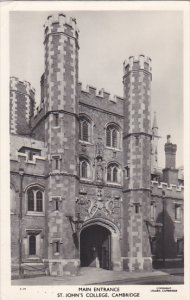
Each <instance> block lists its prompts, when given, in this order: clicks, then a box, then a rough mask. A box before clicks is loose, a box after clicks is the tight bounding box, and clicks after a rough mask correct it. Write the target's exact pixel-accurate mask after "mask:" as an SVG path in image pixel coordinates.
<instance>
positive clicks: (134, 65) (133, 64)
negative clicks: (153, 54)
mask: <svg viewBox="0 0 190 300" xmlns="http://www.w3.org/2000/svg"><path fill="white" fill-rule="evenodd" d="M123 68H124V75H126V74H128V73H129V72H130V71H139V70H144V71H146V72H149V73H151V71H152V67H151V58H150V57H148V56H145V55H143V54H140V55H139V56H138V57H135V56H130V57H129V59H128V60H125V61H124V63H123Z"/></svg>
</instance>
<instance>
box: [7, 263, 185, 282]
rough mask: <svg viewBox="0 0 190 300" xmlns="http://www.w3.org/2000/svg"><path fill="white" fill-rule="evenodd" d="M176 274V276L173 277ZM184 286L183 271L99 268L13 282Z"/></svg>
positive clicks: (82, 269)
mask: <svg viewBox="0 0 190 300" xmlns="http://www.w3.org/2000/svg"><path fill="white" fill-rule="evenodd" d="M172 273H173V274H175V275H172ZM161 283H162V284H169V283H170V284H172V283H173V284H182V283H183V270H182V269H175V270H171V269H169V271H168V270H167V272H166V270H162V271H158V270H155V271H152V272H132V273H131V272H124V271H119V272H116V271H110V270H103V269H97V268H88V267H87V268H81V269H80V273H79V274H78V275H77V276H64V277H53V276H52V277H50V276H41V277H33V278H23V279H14V280H12V285H89V284H93V285H95V284H98V285H101V284H104V285H105V284H108V285H109V284H161Z"/></svg>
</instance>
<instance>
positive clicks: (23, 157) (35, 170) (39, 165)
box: [10, 152, 46, 177]
mask: <svg viewBox="0 0 190 300" xmlns="http://www.w3.org/2000/svg"><path fill="white" fill-rule="evenodd" d="M45 162H46V157H45V156H38V155H34V156H33V157H32V159H31V158H29V156H28V154H27V153H20V152H16V153H15V155H14V157H12V158H11V159H10V170H11V173H18V172H19V169H23V170H24V173H25V174H30V175H31V176H35V175H36V176H43V177H44V176H45V170H46V163H45Z"/></svg>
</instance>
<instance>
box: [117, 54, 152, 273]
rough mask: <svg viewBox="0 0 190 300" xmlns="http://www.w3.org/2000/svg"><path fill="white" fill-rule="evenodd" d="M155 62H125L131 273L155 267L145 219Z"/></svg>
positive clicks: (126, 244)
mask: <svg viewBox="0 0 190 300" xmlns="http://www.w3.org/2000/svg"><path fill="white" fill-rule="evenodd" d="M151 79H152V75H151V59H150V58H148V57H147V58H146V57H145V56H144V55H140V56H139V57H138V58H134V57H130V58H129V61H128V62H124V77H123V83H124V133H123V152H124V168H125V176H124V190H123V193H124V196H123V197H124V199H123V222H124V224H123V226H124V228H125V230H124V231H123V249H122V251H123V253H122V256H123V259H124V261H123V265H124V268H126V269H129V270H148V269H151V267H152V260H151V253H150V243H149V239H148V232H147V228H146V225H145V224H146V223H145V220H146V219H148V218H149V215H150V211H149V210H150V173H151V155H150V150H151V118H150V100H151Z"/></svg>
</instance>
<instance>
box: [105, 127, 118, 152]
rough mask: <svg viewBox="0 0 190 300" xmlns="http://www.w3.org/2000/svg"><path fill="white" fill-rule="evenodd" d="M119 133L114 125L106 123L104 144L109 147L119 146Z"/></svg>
mask: <svg viewBox="0 0 190 300" xmlns="http://www.w3.org/2000/svg"><path fill="white" fill-rule="evenodd" d="M119 139H120V133H119V129H118V127H117V126H116V125H113V124H111V125H108V127H107V128H106V146H107V147H111V148H119V147H120V145H119Z"/></svg>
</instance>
